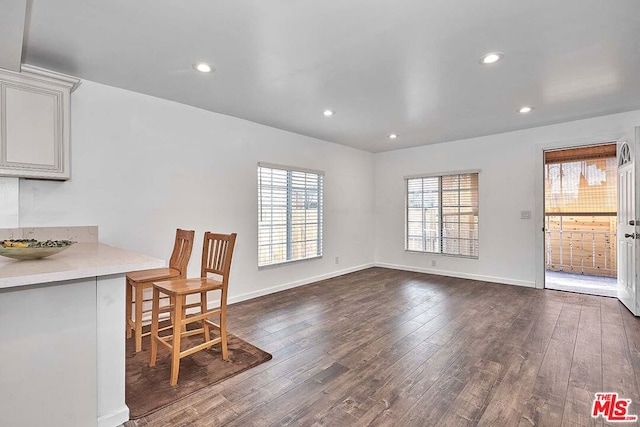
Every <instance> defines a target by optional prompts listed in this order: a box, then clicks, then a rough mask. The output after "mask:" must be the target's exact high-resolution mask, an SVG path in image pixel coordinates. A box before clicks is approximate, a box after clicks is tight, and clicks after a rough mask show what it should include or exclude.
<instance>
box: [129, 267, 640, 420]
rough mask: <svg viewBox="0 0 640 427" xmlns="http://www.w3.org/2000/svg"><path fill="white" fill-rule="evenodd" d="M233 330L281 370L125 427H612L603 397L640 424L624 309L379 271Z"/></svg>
mask: <svg viewBox="0 0 640 427" xmlns="http://www.w3.org/2000/svg"><path fill="white" fill-rule="evenodd" d="M230 286H233V283H231V285H230ZM228 328H229V331H230V332H232V333H234V334H236V335H238V336H240V337H241V338H243V339H245V340H247V341H249V342H251V343H252V344H254V345H257V346H259V347H261V348H262V349H264V350H266V351H268V352H271V353H272V354H273V360H271V361H269V362H267V363H264V364H262V365H260V366H258V367H256V368H253V369H251V370H249V371H247V372H244V373H242V374H240V375H238V376H236V377H232V378H230V379H228V380H226V381H224V382H222V383H220V384H217V385H214V386H212V387H209V388H207V389H204V390H201V391H199V392H197V393H195V394H194V395H192V396H190V397H189V398H187V399H185V400H182V401H180V402H178V403H176V404H174V405H172V406H170V407H168V408H165V409H163V410H160V411H158V412H156V413H154V414H152V415H150V416H148V417H146V418H143V419H140V420H137V421H130V422H128V423H127V424H126V426H127V427H134V426H136V427H137V426H217V425H228V426H270V425H278V426H284V425H291V426H310V425H326V426H351V425H353V426H367V425H373V426H440V425H441V426H475V425H477V426H522V427H525V426H561V425H562V426H589V425H603V422H602V421H601V419H597V420H594V419H592V418H591V417H590V411H591V405H592V401H593V398H594V393H596V392H601V391H611V392H613V391H615V392H618V393H619V394H620V395H621V396H622V397H624V398H627V399H632V400H633V403H632V405H631V411H630V412H631V413H632V414H639V415H640V393H639V388H638V375H639V374H640V319H637V318H635V317H633V316H632V315H631V313H630V312H629V311H628V310H627V309H626V308H625V307H624V306H623V305H622V304H620V303H619V302H618V301H617V300H616V299H614V298H605V297H596V296H590V295H580V294H572V293H567V292H559V291H550V290H535V289H529V288H523V287H517V286H508V285H499V284H492V283H485V282H478V281H473V280H463V279H455V278H448V277H441V276H433V275H427V274H419V273H410V272H402V271H394V270H387V269H382V268H371V269H367V270H363V271H360V272H356V273H352V274H348V275H345V276H341V277H338V278H334V279H330V280H325V281H322V282H318V283H315V284H313V285H309V286H304V287H300V288H296V289H292V290H289V291H284V292H280V293H277V294H273V295H269V296H266V297H262V298H258V299H254V300H251V301H246V302H243V303H240V304H235V305H232V306H230V308H229V327H228ZM145 344H148V343H145ZM164 356H165V357H166V356H168V353H166V354H165V355H164ZM168 380H169V379H168V378H167V381H168ZM623 425H624V424H623Z"/></svg>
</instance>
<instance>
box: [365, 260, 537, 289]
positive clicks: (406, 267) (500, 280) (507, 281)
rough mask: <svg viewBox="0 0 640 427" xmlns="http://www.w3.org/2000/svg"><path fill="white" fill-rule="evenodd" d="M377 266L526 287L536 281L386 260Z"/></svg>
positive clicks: (376, 265) (533, 284)
mask: <svg viewBox="0 0 640 427" xmlns="http://www.w3.org/2000/svg"><path fill="white" fill-rule="evenodd" d="M374 266H375V267H382V268H390V269H392V270H403V271H413V272H415V273H426V274H435V275H437V276H446V277H457V278H459V279H471V280H480V281H482V282H491V283H499V284H502V285H514V286H524V287H526V288H535V287H536V282H535V281H533V282H529V281H525V280H513V279H507V278H506V277H494V276H483V275H481V274H469V273H461V272H458V271H448V270H436V269H432V268H423V267H413V266H409V265H400V264H388V263H385V262H376V263H374Z"/></svg>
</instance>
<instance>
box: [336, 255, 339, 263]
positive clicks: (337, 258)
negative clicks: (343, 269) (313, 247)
mask: <svg viewBox="0 0 640 427" xmlns="http://www.w3.org/2000/svg"><path fill="white" fill-rule="evenodd" d="M336 264H340V257H339V256H337V257H336Z"/></svg>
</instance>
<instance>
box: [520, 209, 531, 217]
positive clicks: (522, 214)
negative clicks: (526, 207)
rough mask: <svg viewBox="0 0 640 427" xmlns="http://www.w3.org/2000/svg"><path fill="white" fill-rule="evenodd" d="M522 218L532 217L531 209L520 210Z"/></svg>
mask: <svg viewBox="0 0 640 427" xmlns="http://www.w3.org/2000/svg"><path fill="white" fill-rule="evenodd" d="M520 219H531V211H520Z"/></svg>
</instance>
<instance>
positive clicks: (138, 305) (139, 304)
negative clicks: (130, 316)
mask: <svg viewBox="0 0 640 427" xmlns="http://www.w3.org/2000/svg"><path fill="white" fill-rule="evenodd" d="M135 288H136V301H135V306H136V321H135V323H134V324H135V327H136V328H135V329H136V330H135V340H136V353H137V352H139V351H140V350H142V286H140V285H138V286H136V287H135Z"/></svg>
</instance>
